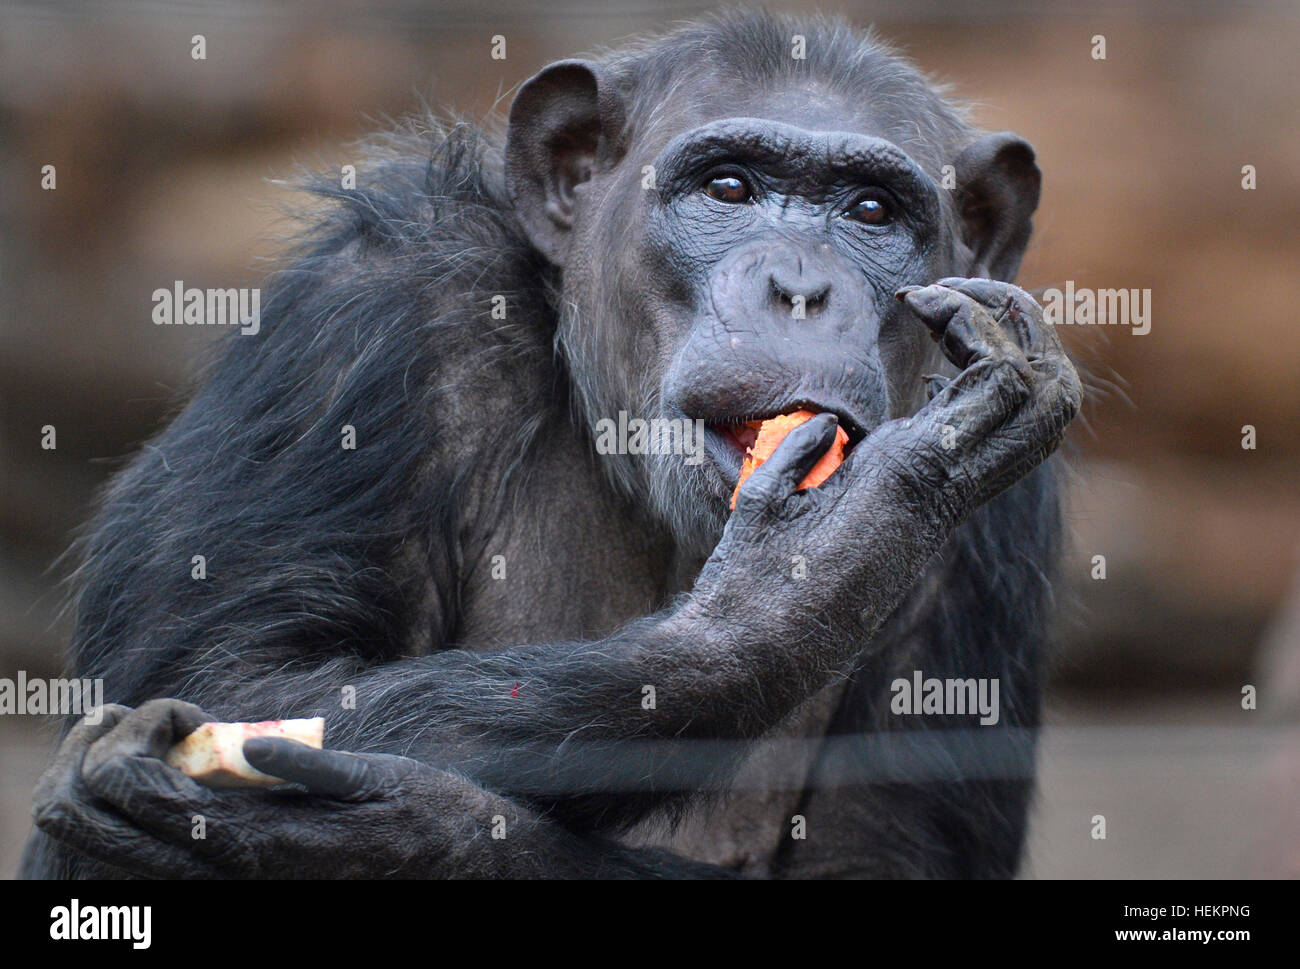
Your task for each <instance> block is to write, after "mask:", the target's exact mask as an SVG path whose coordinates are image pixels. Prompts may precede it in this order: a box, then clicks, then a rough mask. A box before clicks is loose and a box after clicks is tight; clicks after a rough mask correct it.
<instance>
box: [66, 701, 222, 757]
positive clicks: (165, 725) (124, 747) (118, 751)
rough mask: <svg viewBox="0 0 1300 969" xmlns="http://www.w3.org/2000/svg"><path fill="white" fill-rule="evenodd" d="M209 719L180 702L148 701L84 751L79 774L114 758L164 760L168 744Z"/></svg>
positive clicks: (204, 714)
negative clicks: (155, 758)
mask: <svg viewBox="0 0 1300 969" xmlns="http://www.w3.org/2000/svg"><path fill="white" fill-rule="evenodd" d="M212 719H213V718H212V717H210V716H208V715H207V714H206V713H204V712H203V710H201V709H200V708H199V707H196V706H195V705H194V704H192V703H186V702H184V701H183V700H150V701H149V702H148V703H145V704H143V705H141V706H140V707H139V708H138V709H135V710H132V711H131V712H130V713H128V714H127V715H126V716H125V717H123V718H122V720H121V721H120V722H119V723H118V724H117V726H116V727H114V728H113V730H112V731H110V732H109V733H108V734H106V735H105V736H103V737H101V738H100V739H99V740H97V741H96V742H95V743H94V744H93V745H92V746H91V747H90V749H89V750H87V751H86V760H85V763H84V764H83V765H82V771H83V772H90V771H93V770H94V769H96V768H97V767H98V766H99V765H101V764H103V763H104V762H105V761H107V760H109V759H111V758H114V757H157V758H160V759H161V758H162V757H164V756H166V754H167V749H168V748H169V747H171V746H172V744H174V743H176V742H177V741H179V740H181V739H183V738H184V737H186V736H188V735H189V734H191V733H193V732H194V730H195V728H196V727H198V726H199V724H201V723H207V722H208V721H210V720H212Z"/></svg>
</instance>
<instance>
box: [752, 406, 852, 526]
mask: <svg viewBox="0 0 1300 969" xmlns="http://www.w3.org/2000/svg"><path fill="white" fill-rule="evenodd" d="M816 416H817V414H816V412H815V411H810V410H797V411H794V412H792V413H789V414H780V415H778V416H776V417H773V418H771V419H770V420H766V421H763V422H762V423H761V424H758V422H753V423H751V425H750V426H751V427H753V426H757V427H758V439H757V440H755V441H754V446H753V447H751V448H750V449H749V454H748V455H747V456H746V458H745V463H744V464H742V465H741V466H740V480H739V481H737V482H736V490H735V491H733V492H732V493H731V507H732V508H733V509H734V508H735V507H736V497H737V496H738V495H739V494H740V486H741V485H743V484H744V483H745V482H746V481H747V480H748V479H749V476H750V475H751V474H753V473H754V472H755V471H757V470H758V467H759V465H761V464H762V463H763V462H764V461H766V460H767V459H768V458H770V457H771V456H772V453H773V452H774V451H775V450H776V448H777V445H779V444H780V443H781V442H782V441H784V440H785V436H786V435H787V434H789V433H790V432H791V431H793V430H794V429H795V428H796V427H798V426H799V425H800V424H804V423H807V422H808V421H810V420H812V419H813V418H814V417H816ZM848 443H849V436H848V434H846V433H845V431H844V428H842V427H837V428H835V440H834V441H832V442H831V446H830V447H829V448H827V450H826V453H825V454H823V455H822V456H821V458H820V459H818V461H817V463H816V464H814V465H813V467H812V470H811V471H809V472H808V475H807V477H805V478H804V479H803V480H802V481H800V482H799V490H800V491H803V490H804V489H805V488H816V487H817V486H818V485H820V484H821V483H822V482H823V481H825V480H826V479H827V478H829V477H830V476H831V475H832V474H833V473H834V472H835V469H836V468H838V467H839V466H840V465H841V464H843V463H844V448H845V446H846V445H847V444H848Z"/></svg>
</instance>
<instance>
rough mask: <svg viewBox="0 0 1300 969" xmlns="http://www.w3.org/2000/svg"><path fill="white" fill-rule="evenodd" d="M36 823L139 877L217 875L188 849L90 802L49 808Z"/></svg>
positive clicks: (59, 838)
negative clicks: (166, 840)
mask: <svg viewBox="0 0 1300 969" xmlns="http://www.w3.org/2000/svg"><path fill="white" fill-rule="evenodd" d="M36 825H37V827H39V828H40V829H41V830H42V831H44V832H45V833H46V834H48V835H49V836H50V837H51V838H53V839H54V840H55V841H58V842H61V843H62V844H65V845H67V846H68V847H69V848H73V849H75V850H76V851H79V852H81V853H82V854H84V855H87V856H89V857H91V858H94V859H96V860H98V861H102V862H104V863H105V864H109V865H113V866H114V867H117V868H121V869H122V870H123V871H126V872H129V873H130V874H132V875H136V876H138V877H140V878H194V879H198V878H216V877H219V872H218V871H217V870H216V869H214V868H213V867H212V866H211V865H210V864H208V863H207V862H205V861H204V860H203V859H201V858H197V857H195V856H194V855H193V854H192V853H191V852H190V851H189V850H188V849H186V848H183V847H178V846H176V845H172V844H167V843H166V842H164V841H159V840H158V839H157V838H154V837H153V836H151V835H149V834H147V833H145V832H143V831H141V830H139V829H138V828H135V827H133V826H132V825H131V824H129V823H127V822H126V821H124V820H122V819H121V818H119V817H117V816H116V815H114V814H113V813H112V812H111V811H109V810H107V809H105V808H101V807H98V806H95V805H92V804H89V803H85V802H82V803H78V804H76V805H75V806H74V805H68V806H65V807H63V808H60V809H58V810H51V811H49V812H47V813H46V814H43V815H40V816H38V817H37V819H36Z"/></svg>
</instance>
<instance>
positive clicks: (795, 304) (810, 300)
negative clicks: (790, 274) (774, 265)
mask: <svg viewBox="0 0 1300 969" xmlns="http://www.w3.org/2000/svg"><path fill="white" fill-rule="evenodd" d="M770 284H771V286H770V295H771V300H772V305H773V306H777V307H779V308H781V309H782V310H785V311H786V312H788V313H790V314H791V315H793V316H795V317H796V318H798V317H799V316H800V315H801V314H800V312H799V311H800V310H802V311H803V312H802V315H805V316H811V315H813V314H814V313H820V312H821V311H822V310H823V309H825V308H826V303H827V301H828V300H829V298H830V294H831V286H830V283H826V282H811V281H807V280H800V281H799V282H798V283H789V282H786V281H783V280H778V279H777V277H776V274H775V273H774V274H773V275H772V277H771V279H770Z"/></svg>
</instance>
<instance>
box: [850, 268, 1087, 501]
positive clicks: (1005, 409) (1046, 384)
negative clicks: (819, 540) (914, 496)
mask: <svg viewBox="0 0 1300 969" xmlns="http://www.w3.org/2000/svg"><path fill="white" fill-rule="evenodd" d="M898 297H899V299H901V300H902V301H903V302H905V303H906V304H907V305H908V306H909V307H910V308H911V309H912V311H913V312H914V313H915V314H916V315H917V317H918V318H919V319H920V320H921V322H923V323H924V324H925V325H926V326H928V327H929V328H930V331H931V333H932V334H933V335H934V338H935V339H936V340H937V341H938V342H939V345H940V346H941V347H942V348H943V352H944V355H945V356H946V357H947V358H948V359H949V360H951V361H952V362H953V363H954V364H956V365H957V367H958V368H961V373H959V374H958V375H957V376H956V377H955V378H954V379H953V380H952V381H951V382H950V383H949V384H948V385H947V386H946V387H944V388H943V389H942V390H940V391H939V392H938V393H937V394H935V396H934V398H933V399H932V400H931V401H930V403H929V404H928V405H927V406H925V407H924V408H922V409H921V410H920V411H919V412H918V413H917V414H916V415H915V416H914V417H912V418H910V419H908V420H904V421H893V422H890V423H889V424H886V425H884V426H883V427H881V428H880V432H881V433H880V434H879V435H878V436H877V435H873V438H875V439H874V440H873V441H872V444H873V445H874V446H875V448H876V449H877V453H879V454H881V455H885V454H889V455H890V456H891V457H892V458H893V460H894V461H895V462H896V466H897V461H898V454H899V453H900V452H901V453H902V454H904V455H906V458H905V459H904V460H905V464H906V466H905V467H903V468H901V469H900V470H901V473H902V474H903V475H904V476H905V477H910V479H911V480H912V481H913V482H914V483H916V484H917V485H919V486H921V487H922V488H923V489H926V490H929V491H932V492H935V493H938V494H940V495H942V498H943V500H944V502H946V503H948V504H950V505H951V506H952V511H953V513H954V514H955V515H956V516H957V517H958V518H962V517H965V515H967V514H969V512H970V511H972V510H973V509H974V508H975V507H977V506H978V505H980V504H982V503H983V502H985V501H987V500H988V499H990V498H992V497H994V496H995V495H997V494H999V493H1000V492H1002V491H1004V490H1006V489H1007V488H1009V487H1010V486H1011V485H1013V484H1015V483H1016V482H1017V481H1018V480H1020V479H1021V478H1022V477H1024V476H1025V475H1026V474H1028V473H1029V472H1030V471H1031V470H1032V469H1033V468H1034V467H1036V466H1037V465H1038V464H1040V463H1041V462H1042V461H1043V460H1044V459H1046V458H1047V457H1048V456H1049V455H1050V454H1051V453H1052V452H1053V451H1055V450H1056V449H1057V447H1058V446H1059V445H1060V443H1061V440H1062V438H1063V437H1064V434H1065V428H1066V425H1067V424H1069V423H1070V421H1071V420H1072V419H1073V418H1074V415H1075V414H1076V413H1078V410H1079V405H1080V403H1081V402H1082V391H1081V388H1080V384H1079V376H1078V374H1077V373H1076V372H1075V369H1074V365H1073V364H1071V363H1070V360H1069V357H1067V356H1066V355H1065V351H1064V349H1062V347H1061V342H1060V340H1059V339H1058V338H1057V336H1056V332H1055V330H1054V329H1053V327H1051V326H1050V325H1048V324H1047V323H1046V322H1045V321H1044V319H1043V310H1042V307H1040V306H1039V305H1038V303H1037V302H1036V301H1035V300H1034V298H1033V297H1032V296H1030V295H1029V294H1028V293H1026V292H1025V291H1024V290H1023V289H1020V288H1019V287H1018V286H1015V285H1013V284H1011V283H1005V282H999V281H997V280H992V279H962V278H957V277H950V278H947V279H941V280H939V281H938V282H937V283H934V284H933V285H931V286H925V287H907V288H905V289H903V290H901V291H900V292H899V293H898Z"/></svg>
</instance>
